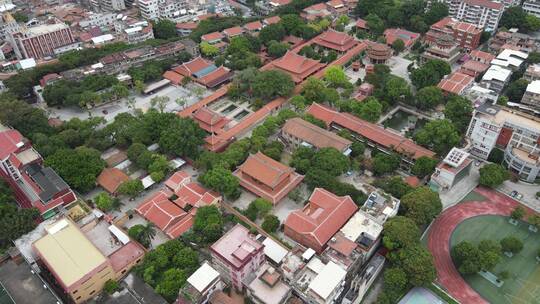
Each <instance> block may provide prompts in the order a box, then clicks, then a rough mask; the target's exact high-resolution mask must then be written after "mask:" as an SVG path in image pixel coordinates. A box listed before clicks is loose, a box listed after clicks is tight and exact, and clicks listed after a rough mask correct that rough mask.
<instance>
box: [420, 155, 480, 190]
mask: <svg viewBox="0 0 540 304" xmlns="http://www.w3.org/2000/svg"><path fill="white" fill-rule="evenodd" d="M469 156H470V154H469V153H467V152H465V151H464V150H462V149H459V148H455V147H454V148H452V150H450V152H448V155H446V157H445V158H444V160H443V161H442V162H441V163H439V164H438V165H437V167H436V168H435V172H434V173H433V174H432V175H431V180H430V184H431V185H432V187H434V188H436V189H440V190H444V191H447V190H450V189H451V188H452V187H453V186H454V185H456V184H457V183H459V182H460V181H461V180H463V178H465V177H467V176H468V175H469V174H470V171H471V166H472V165H471V164H472V158H470V157H469Z"/></svg>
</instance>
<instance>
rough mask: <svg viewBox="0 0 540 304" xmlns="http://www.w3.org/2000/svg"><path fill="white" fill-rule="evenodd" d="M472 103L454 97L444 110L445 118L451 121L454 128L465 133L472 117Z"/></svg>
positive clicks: (459, 97)
mask: <svg viewBox="0 0 540 304" xmlns="http://www.w3.org/2000/svg"><path fill="white" fill-rule="evenodd" d="M472 110H473V108H472V105H471V102H470V101H469V100H468V99H467V98H465V97H462V96H457V95H452V96H451V97H450V98H449V99H448V102H447V103H446V107H445V108H444V117H446V118H447V119H449V120H450V121H451V122H452V124H453V125H454V127H456V129H457V130H458V131H459V132H460V133H464V132H465V131H466V130H467V127H468V125H469V122H470V121H471V117H472Z"/></svg>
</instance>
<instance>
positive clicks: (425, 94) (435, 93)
mask: <svg viewBox="0 0 540 304" xmlns="http://www.w3.org/2000/svg"><path fill="white" fill-rule="evenodd" d="M443 100H444V95H443V93H442V90H441V89H439V88H438V87H436V86H429V87H424V88H421V89H420V90H418V93H417V94H416V106H417V107H418V108H419V109H422V110H430V109H434V108H435V107H436V106H437V105H439V104H441V103H442V102H443ZM469 104H470V102H469Z"/></svg>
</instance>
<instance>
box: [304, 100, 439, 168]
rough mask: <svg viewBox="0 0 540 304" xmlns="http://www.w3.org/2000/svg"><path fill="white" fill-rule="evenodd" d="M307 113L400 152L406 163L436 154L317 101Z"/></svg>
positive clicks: (387, 150)
mask: <svg viewBox="0 0 540 304" xmlns="http://www.w3.org/2000/svg"><path fill="white" fill-rule="evenodd" d="M307 113H308V114H311V115H313V116H314V117H315V118H318V119H320V120H322V121H324V122H325V123H326V125H327V126H328V127H329V128H332V129H334V130H342V129H347V130H349V131H351V133H352V136H353V137H354V138H355V139H356V140H359V141H362V142H365V143H366V144H367V145H369V146H371V147H374V148H376V149H378V150H380V151H382V152H384V153H391V152H397V153H399V154H400V155H401V157H402V160H403V161H404V162H405V163H413V162H414V161H415V160H416V159H418V158H420V157H422V156H427V157H434V156H435V153H434V152H433V151H430V150H428V149H426V148H424V147H421V146H419V145H417V144H415V143H414V142H413V141H412V140H410V139H408V138H406V137H403V136H401V135H399V134H397V133H394V132H392V131H389V130H388V129H385V128H383V127H381V126H378V125H376V124H372V123H370V122H367V121H365V120H362V119H360V118H358V117H356V116H354V115H351V114H349V113H341V112H337V111H335V110H333V109H330V108H328V107H326V106H323V105H320V104H317V103H314V104H312V105H311V106H310V107H309V108H308V109H307Z"/></svg>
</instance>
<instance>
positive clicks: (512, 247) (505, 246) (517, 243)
mask: <svg viewBox="0 0 540 304" xmlns="http://www.w3.org/2000/svg"><path fill="white" fill-rule="evenodd" d="M500 243H501V248H502V251H504V252H510V253H512V254H516V253H519V252H520V251H521V250H523V242H522V241H521V240H520V239H518V238H516V237H513V236H507V237H505V238H503V239H502V240H501V241H500Z"/></svg>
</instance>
